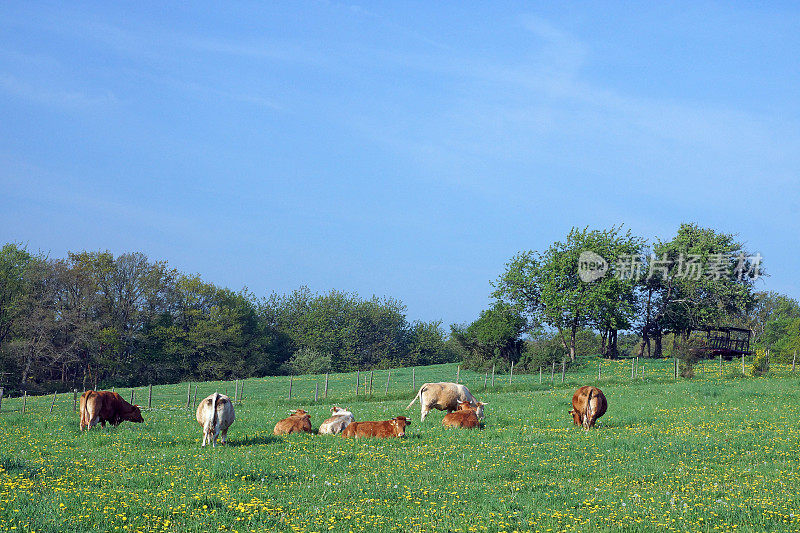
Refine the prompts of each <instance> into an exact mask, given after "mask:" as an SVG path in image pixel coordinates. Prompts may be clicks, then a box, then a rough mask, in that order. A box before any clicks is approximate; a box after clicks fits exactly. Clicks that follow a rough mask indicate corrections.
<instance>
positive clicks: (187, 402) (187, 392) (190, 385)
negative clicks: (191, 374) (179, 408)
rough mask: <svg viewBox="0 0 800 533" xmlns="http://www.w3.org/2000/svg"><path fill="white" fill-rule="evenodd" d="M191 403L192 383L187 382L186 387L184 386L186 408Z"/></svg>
mask: <svg viewBox="0 0 800 533" xmlns="http://www.w3.org/2000/svg"><path fill="white" fill-rule="evenodd" d="M191 405H192V384H191V383H189V385H188V387H187V388H186V408H187V409H189V407H190V406H191Z"/></svg>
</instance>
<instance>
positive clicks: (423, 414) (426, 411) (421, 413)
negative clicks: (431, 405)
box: [419, 407, 430, 422]
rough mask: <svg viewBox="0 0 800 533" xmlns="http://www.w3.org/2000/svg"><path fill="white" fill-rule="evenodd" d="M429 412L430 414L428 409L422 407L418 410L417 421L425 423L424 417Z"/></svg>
mask: <svg viewBox="0 0 800 533" xmlns="http://www.w3.org/2000/svg"><path fill="white" fill-rule="evenodd" d="M429 412H430V409H428V408H427V407H423V408H422V409H420V417H419V421H420V422H425V417H426V416H428V413H429Z"/></svg>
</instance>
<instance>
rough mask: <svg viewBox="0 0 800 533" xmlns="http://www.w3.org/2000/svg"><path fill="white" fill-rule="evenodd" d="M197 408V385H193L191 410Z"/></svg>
mask: <svg viewBox="0 0 800 533" xmlns="http://www.w3.org/2000/svg"><path fill="white" fill-rule="evenodd" d="M195 409H197V385H195V386H194V400H193V401H192V411H194V410H195Z"/></svg>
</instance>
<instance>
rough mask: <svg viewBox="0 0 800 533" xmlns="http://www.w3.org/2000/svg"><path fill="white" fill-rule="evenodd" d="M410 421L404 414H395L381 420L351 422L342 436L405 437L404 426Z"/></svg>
mask: <svg viewBox="0 0 800 533" xmlns="http://www.w3.org/2000/svg"><path fill="white" fill-rule="evenodd" d="M410 425H411V422H410V421H409V420H408V419H407V418H406V417H404V416H396V417H394V418H392V419H391V420H385V421H383V422H351V423H350V425H348V426H347V427H346V428H344V431H342V436H343V437H355V438H362V437H379V438H382V439H384V438H387V437H405V436H406V426H410Z"/></svg>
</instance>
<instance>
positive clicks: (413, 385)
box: [411, 368, 417, 392]
mask: <svg viewBox="0 0 800 533" xmlns="http://www.w3.org/2000/svg"><path fill="white" fill-rule="evenodd" d="M416 380H417V376H416V374H414V368H412V369H411V391H412V392H415V391H416V390H417V383H416Z"/></svg>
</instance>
